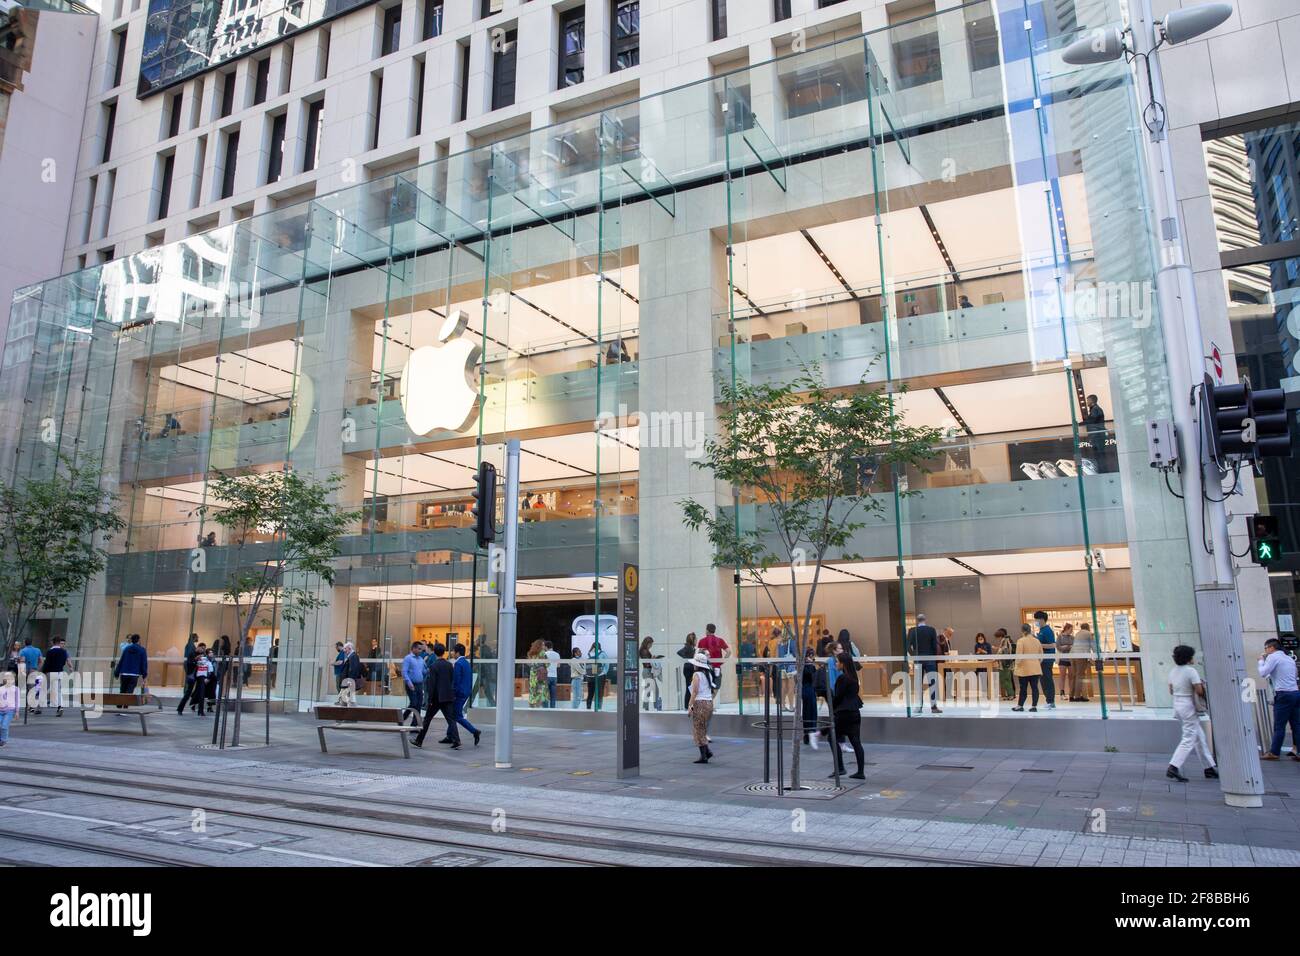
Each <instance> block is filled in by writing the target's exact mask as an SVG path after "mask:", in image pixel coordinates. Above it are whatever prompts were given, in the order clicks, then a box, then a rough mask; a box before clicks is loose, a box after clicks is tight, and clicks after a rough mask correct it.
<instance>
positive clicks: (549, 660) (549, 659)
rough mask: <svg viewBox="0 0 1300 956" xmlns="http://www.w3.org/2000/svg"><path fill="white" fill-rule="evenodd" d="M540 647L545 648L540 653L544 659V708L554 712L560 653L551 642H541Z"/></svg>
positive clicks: (558, 681) (558, 680)
mask: <svg viewBox="0 0 1300 956" xmlns="http://www.w3.org/2000/svg"><path fill="white" fill-rule="evenodd" d="M542 646H543V647H544V648H546V649H545V650H544V651H543V652H542V656H543V657H545V658H546V706H547V707H549V708H551V709H552V710H554V709H555V702H556V700H557V697H558V695H557V693H556V692H557V690H558V688H559V686H560V652H559V651H557V650H556V649H555V645H554V644H553V643H552V642H551V641H543V642H542Z"/></svg>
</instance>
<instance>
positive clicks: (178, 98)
mask: <svg viewBox="0 0 1300 956" xmlns="http://www.w3.org/2000/svg"><path fill="white" fill-rule="evenodd" d="M184 96H185V94H184V93H175V94H173V95H172V96H170V97H169V98H168V100H167V134H166V136H165V138H166V139H170V138H171V137H173V136H178V135H179V134H180V131H181V107H182V106H183V102H182V101H183V99H184Z"/></svg>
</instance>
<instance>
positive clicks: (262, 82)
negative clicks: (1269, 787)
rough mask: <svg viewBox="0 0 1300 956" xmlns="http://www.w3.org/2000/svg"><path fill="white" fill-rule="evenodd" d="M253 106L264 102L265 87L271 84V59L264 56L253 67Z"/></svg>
mask: <svg viewBox="0 0 1300 956" xmlns="http://www.w3.org/2000/svg"><path fill="white" fill-rule="evenodd" d="M253 70H254V75H253V105H254V106H259V105H261V104H262V103H265V102H266V93H267V87H268V86H269V85H270V82H271V58H270V57H269V56H264V57H262V59H260V60H258V61H257V63H256V64H255V65H254V67H253Z"/></svg>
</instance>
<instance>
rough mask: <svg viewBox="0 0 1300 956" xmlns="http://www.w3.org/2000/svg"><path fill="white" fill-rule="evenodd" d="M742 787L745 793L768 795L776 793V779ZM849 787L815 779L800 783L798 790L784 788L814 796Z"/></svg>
mask: <svg viewBox="0 0 1300 956" xmlns="http://www.w3.org/2000/svg"><path fill="white" fill-rule="evenodd" d="M741 789H742V790H743V791H744V792H745V793H756V794H759V795H760V796H768V795H771V794H775V793H776V783H775V781H774V782H772V783H747V784H745V786H744V787H742V788H741ZM847 789H848V788H847V787H840V788H839V789H836V787H835V784H834V783H833V782H832V781H830V780H825V781H823V780H813V781H811V782H809V781H804V782H803V783H802V784H801V785H800V787H799V789H798V791H795V790H792V789H791V788H790V787H789V786H788V785H787V786H786V787H785V788H784V792H785V793H796V792H797V793H800V794H808V795H810V796H814V795H821V796H836V795H838V794H840V793H843V792H844V791H845V790H847Z"/></svg>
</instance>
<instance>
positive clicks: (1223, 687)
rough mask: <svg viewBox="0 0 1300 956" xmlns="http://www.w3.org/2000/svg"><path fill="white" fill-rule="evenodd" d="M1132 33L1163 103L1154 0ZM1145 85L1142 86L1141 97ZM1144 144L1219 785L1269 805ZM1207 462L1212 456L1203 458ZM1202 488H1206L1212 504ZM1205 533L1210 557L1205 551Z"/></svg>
mask: <svg viewBox="0 0 1300 956" xmlns="http://www.w3.org/2000/svg"><path fill="white" fill-rule="evenodd" d="M1137 17H1138V20H1137V23H1136V24H1135V28H1134V30H1133V34H1132V35H1133V37H1134V41H1135V43H1136V44H1137V52H1138V53H1139V54H1146V57H1145V58H1144V59H1145V62H1146V65H1147V66H1148V67H1149V69H1150V82H1151V90H1150V96H1151V98H1153V99H1154V100H1156V101H1158V102H1159V103H1164V102H1165V92H1164V79H1163V76H1162V74H1161V69H1160V58H1159V57H1158V56H1156V55H1154V49H1153V47H1154V36H1155V22H1156V21H1155V17H1154V16H1153V15H1152V12H1151V0H1140V5H1139V11H1138V14H1137ZM1143 86H1144V84H1143V83H1142V82H1141V78H1140V77H1139V82H1138V83H1137V87H1138V90H1139V95H1142V93H1143V92H1144V91H1143ZM1144 145H1145V147H1146V149H1145V156H1146V160H1147V163H1148V166H1149V168H1150V170H1151V172H1152V174H1153V175H1152V177H1151V178H1152V192H1153V198H1154V199H1155V209H1156V215H1157V217H1158V222H1159V227H1160V239H1161V241H1160V244H1159V250H1160V269H1159V271H1158V272H1157V273H1156V289H1157V293H1158V295H1159V299H1160V320H1161V325H1162V328H1163V331H1164V334H1165V346H1166V349H1165V350H1166V353H1167V354H1168V356H1169V362H1168V365H1169V385H1170V389H1171V391H1172V393H1173V394H1172V398H1173V412H1174V423H1175V425H1176V426H1177V427H1178V431H1179V434H1180V435H1181V437H1182V451H1181V457H1182V460H1183V469H1182V480H1183V494H1184V496H1185V497H1184V499H1183V505H1184V509H1185V511H1186V515H1187V531H1188V540H1189V550H1190V553H1191V559H1192V560H1191V566H1192V580H1193V584H1194V587H1195V592H1196V614H1197V619H1198V621H1199V624H1200V638H1201V655H1202V659H1203V660H1204V662H1205V677H1206V690H1207V696H1213V703H1212V705H1211V706H1212V707H1213V709H1214V711H1215V712H1216V713H1218V714H1219V715H1221V718H1222V726H1221V727H1216V728H1215V730H1216V736H1218V737H1219V742H1220V743H1221V744H1222V747H1221V762H1220V764H1219V784H1220V787H1221V788H1222V790H1223V799H1224V802H1225V803H1227V804H1228V806H1233V807H1259V806H1263V802H1264V800H1263V794H1264V778H1263V774H1262V772H1261V770H1260V765H1259V744H1258V741H1257V740H1256V738H1255V726H1254V721H1253V720H1252V719H1250V718H1251V715H1250V714H1249V713H1248V709H1249V707H1250V705H1249V704H1248V703H1247V702H1246V701H1244V700H1243V699H1242V698H1243V697H1244V696H1245V695H1243V694H1241V692H1240V688H1241V687H1242V682H1243V681H1244V680H1245V679H1246V668H1245V651H1244V648H1243V646H1242V623H1241V612H1240V609H1239V608H1238V603H1237V602H1238V598H1237V588H1236V580H1235V577H1234V573H1233V562H1232V550H1231V544H1230V542H1229V536H1228V517H1227V511H1226V510H1225V508H1224V503H1223V502H1222V501H1221V500H1216V499H1222V498H1223V497H1224V495H1223V494H1222V487H1223V483H1222V481H1221V480H1220V477H1219V473H1218V468H1217V465H1215V464H1214V463H1213V462H1210V461H1206V462H1204V463H1203V462H1201V461H1199V460H1198V459H1199V458H1200V449H1201V447H1202V442H1201V441H1199V440H1198V439H1199V436H1200V434H1201V433H1200V431H1199V429H1200V427H1201V424H1200V422H1199V421H1198V418H1199V416H1198V415H1194V414H1193V412H1194V410H1195V406H1194V404H1193V400H1192V388H1193V386H1195V385H1196V384H1198V383H1199V382H1200V381H1201V379H1202V378H1203V376H1204V372H1205V339H1204V334H1203V332H1202V330H1201V320H1200V313H1199V311H1198V309H1197V303H1196V287H1195V284H1194V283H1193V281H1192V270H1191V267H1190V266H1189V265H1188V264H1187V260H1186V257H1185V253H1184V249H1183V229H1182V224H1181V222H1180V219H1179V215H1178V203H1177V196H1178V192H1177V189H1176V186H1175V184H1174V175H1173V161H1172V158H1171V156H1170V151H1169V139H1168V136H1167V135H1166V132H1165V129H1164V127H1163V125H1161V126H1160V127H1158V128H1157V129H1156V130H1155V131H1153V132H1151V134H1150V136H1149V137H1147V138H1146V140H1145V142H1144ZM1207 457H1208V456H1207ZM1206 489H1209V492H1210V494H1209V497H1208V499H1207V496H1206ZM1203 532H1208V536H1209V538H1210V541H1211V549H1210V550H1211V553H1209V554H1207V553H1206V550H1205V548H1204V546H1203V544H1202V541H1201V538H1202V533H1203Z"/></svg>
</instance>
